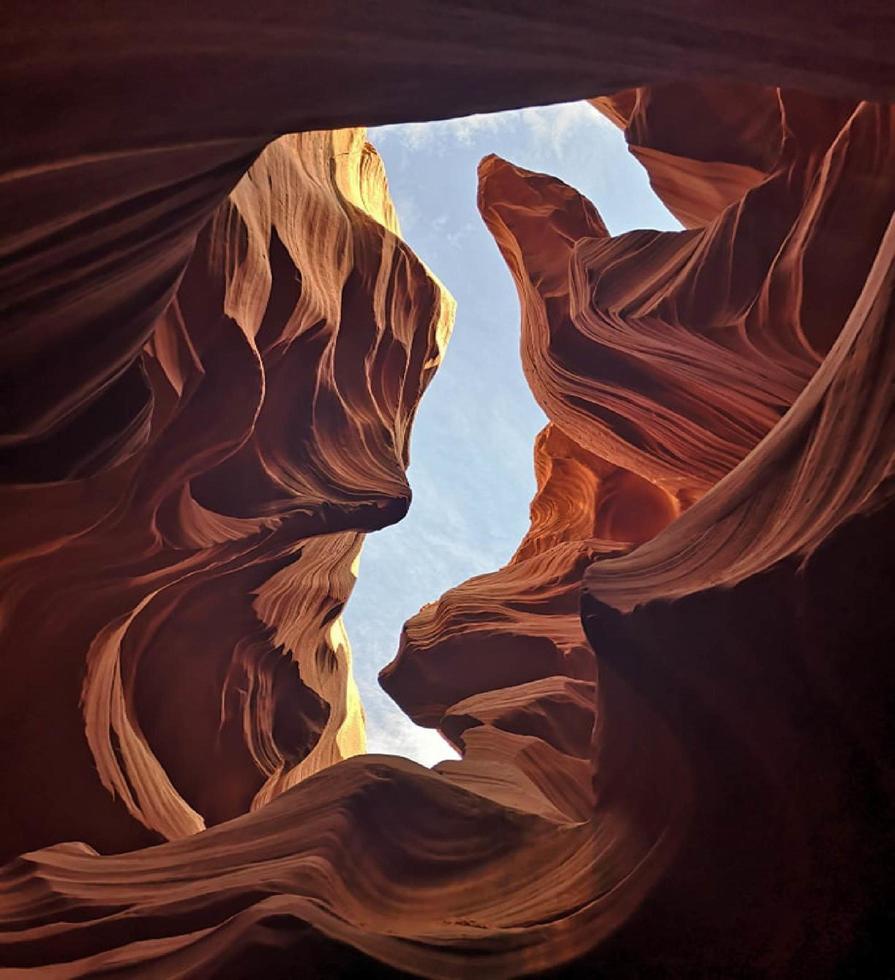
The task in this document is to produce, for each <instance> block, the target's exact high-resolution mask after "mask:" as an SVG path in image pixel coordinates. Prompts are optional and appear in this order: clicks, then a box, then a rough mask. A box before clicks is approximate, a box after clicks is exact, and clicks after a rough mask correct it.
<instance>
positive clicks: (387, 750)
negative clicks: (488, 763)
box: [367, 709, 460, 766]
mask: <svg viewBox="0 0 895 980" xmlns="http://www.w3.org/2000/svg"><path fill="white" fill-rule="evenodd" d="M367 752H371V753H382V754H383V755H401V756H404V758H405V759H413V761H414V762H418V763H419V764H420V765H421V766H434V765H435V764H436V763H437V762H442V761H444V760H445V759H459V758H460V756H459V755H458V754H457V753H456V752H455V751H454V749H453V747H452V746H450V745H449V744H448V743H447V742H446V741H445V740H444V739H443V738H442V737H441V735H439V733H438V732H436V731H434V730H433V729H431V728H420V727H419V726H418V725H414V723H413V722H412V721H411V720H410V719H409V718H408V717H407V716H406V715H404V714H402V713H401V712H400V711H398V710H397V709H394V710H391V711H389V712H388V713H387V716H386V717H379V718H377V719H376V723H375V724H372V725H371V724H368V726H367Z"/></svg>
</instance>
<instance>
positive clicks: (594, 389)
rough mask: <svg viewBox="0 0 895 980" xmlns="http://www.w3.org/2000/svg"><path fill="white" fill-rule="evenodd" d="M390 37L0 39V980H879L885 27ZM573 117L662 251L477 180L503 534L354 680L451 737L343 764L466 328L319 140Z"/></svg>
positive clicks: (885, 798)
mask: <svg viewBox="0 0 895 980" xmlns="http://www.w3.org/2000/svg"><path fill="white" fill-rule="evenodd" d="M582 6H584V5H582ZM730 6H731V7H733V6H734V5H730ZM319 7H322V8H323V10H322V11H321V10H320V9H318V8H319ZM400 8H402V5H400V4H395V5H384V6H383V7H382V8H380V7H379V6H378V5H364V6H363V8H359V7H357V6H352V5H343V4H340V3H333V4H322V5H317V6H316V7H312V6H311V5H307V6H305V5H303V4H297V5H296V4H292V5H285V4H284V5H282V6H281V5H280V4H272V5H270V7H269V9H267V10H266V11H264V12H263V13H257V14H256V13H246V12H245V11H243V10H242V9H240V8H237V7H236V6H233V5H230V4H227V3H224V4H219V5H216V6H215V7H214V8H213V9H212V8H211V7H210V6H209V7H208V9H206V7H205V5H204V4H201V3H200V4H196V5H190V6H189V8H188V9H187V10H186V11H184V10H182V9H180V8H176V9H175V8H173V7H172V8H171V9H170V10H166V9H165V8H164V6H163V8H162V10H161V11H160V10H159V8H158V7H157V6H152V8H151V9H150V7H149V5H146V6H145V7H144V5H142V4H139V3H135V4H128V5H123V6H122V8H121V10H120V11H119V12H117V13H116V12H110V11H109V10H108V9H107V8H106V7H105V6H102V7H101V6H100V5H99V4H97V5H94V4H92V3H87V4H84V5H83V10H81V11H79V15H78V17H73V16H71V14H66V11H65V8H64V7H63V6H62V5H58V6H54V5H53V4H49V5H47V6H46V8H45V9H43V10H42V11H41V12H40V13H36V12H34V11H31V12H28V11H25V9H24V7H23V8H22V10H21V11H19V12H17V13H14V14H12V15H11V16H10V15H4V17H5V18H6V20H7V21H8V22H9V23H8V24H7V29H5V30H4V31H3V32H2V37H3V41H2V42H0V43H2V45H3V51H2V53H3V54H4V58H3V60H2V69H0V75H2V78H3V81H4V87H3V89H2V90H3V91H4V92H5V93H6V94H5V95H4V103H3V131H4V133H8V134H10V138H9V139H7V141H6V143H5V145H4V147H3V148H2V151H0V174H2V180H0V202H2V208H0V247H2V252H3V256H4V258H3V267H2V270H0V298H2V303H3V306H4V311H5V323H4V333H3V337H2V340H0V344H2V349H3V353H4V357H3V360H2V371H3V372H4V387H3V436H2V438H3V443H2V456H0V467H2V468H0V477H2V481H3V486H2V490H0V499H2V527H0V530H2V535H3V549H2V558H0V562H2V563H0V575H2V593H0V603H2V606H0V609H2V616H0V656H2V663H3V680H4V684H3V689H2V692H0V731H2V733H3V739H4V742H3V765H2V767H0V772H2V783H0V788H2V794H0V795H2V800H3V805H2V807H0V830H2V833H0V844H2V849H3V856H4V859H5V860H7V861H8V862H9V863H7V864H6V866H5V868H4V869H3V870H2V872H0V885H2V887H0V970H2V971H3V973H4V974H5V975H9V976H22V975H31V974H30V973H29V972H28V971H34V973H35V975H40V974H41V973H46V975H52V976H57V977H68V976H90V975H104V976H107V975H113V976H159V977H169V976H196V977H205V976H208V977H218V976H220V977H241V976H255V975H265V976H279V975H282V976H292V975H295V974H296V971H300V972H301V973H302V974H303V975H310V976H321V977H323V976H326V977H329V976H350V975H367V976H375V975H394V974H398V973H400V972H402V971H403V972H404V973H409V974H412V975H422V976H430V977H445V978H452V977H458V976H476V977H478V976H487V977H511V976H517V975H522V974H526V973H528V974H542V975H543V974H545V973H546V972H547V971H551V975H557V976H562V975H566V976H578V975H580V976H595V975H597V976H599V975H605V976H609V977H613V978H629V977H630V978H634V977H636V978H642V977H647V978H652V977H655V978H658V977H699V978H706V980H708V978H717V977H768V978H771V977H805V976H811V977H837V976H856V977H857V976H876V975H883V974H881V973H879V970H880V968H881V967H880V964H884V963H885V962H887V960H888V956H889V954H890V953H891V950H890V949H888V948H887V943H889V942H890V934H891V929H890V928H889V925H888V920H887V916H888V914H889V909H890V908H891V904H892V900H893V898H895V880H893V877H895V876H893V873H892V870H891V869H892V866H893V859H895V846H893V845H895V841H893V826H895V824H893V817H895V813H893V779H892V777H893V773H892V761H891V760H892V758H893V752H892V749H893V739H892V731H891V717H892V714H891V712H892V707H893V697H892V694H893V687H895V676H893V670H895V669H893V667H892V658H891V650H892V649H893V647H895V643H893V638H895V629H893V626H895V624H893V611H892V603H891V590H892V584H893V581H895V568H893V563H895V561H893V548H892V543H893V523H895V521H893V511H892V503H891V487H892V480H891V477H892V452H893V446H895V439H893V436H895V433H893V413H892V399H893V387H895V346H893V344H892V340H891V336H892V325H893V306H892V304H893V295H892V294H893V278H895V223H893V221H892V215H893V206H895V166H893V164H895V144H893V132H892V128H893V112H892V109H891V107H890V105H889V103H888V102H887V101H886V100H888V99H890V98H891V97H892V95H893V92H895V74H893V64H892V55H891V52H892V50H895V47H893V45H892V43H891V42H892V40H893V39H895V30H893V26H895V25H893V16H895V15H893V13H892V12H891V10H889V9H888V7H887V6H885V5H876V4H873V3H868V4H858V5H849V16H848V17H846V16H845V15H844V14H843V12H842V11H838V12H837V11H836V10H834V9H833V8H824V10H823V11H818V10H817V9H816V8H815V7H814V6H813V5H806V4H801V3H779V2H778V3H776V4H764V3H758V4H756V5H752V6H750V7H749V9H748V10H746V8H745V7H740V8H739V9H738V11H737V10H731V11H723V12H719V11H718V9H717V5H714V4H711V5H710V4H708V3H700V2H696V3H692V4H686V5H684V4H681V5H669V7H668V9H667V10H666V11H664V12H657V9H656V7H655V5H648V4H638V3H634V4H632V3H628V4H606V5H602V7H601V10H600V12H599V15H598V14H597V13H596V12H594V11H593V10H591V9H587V10H583V9H582V10H577V11H576V10H574V9H573V8H572V7H571V6H569V7H568V8H564V9H563V10H562V11H561V12H560V13H557V14H554V15H550V14H548V13H546V12H545V9H544V8H543V7H542V5H535V4H527V3H523V4H512V5H510V4H502V3H497V2H494V3H489V4H487V5H474V6H473V5H470V6H467V5H462V4H434V3H432V4H429V3H423V4H420V5H419V7H418V8H415V9H413V11H412V12H409V11H408V10H407V9H403V10H402V9H400ZM641 8H642V9H641ZM779 86H782V87H779ZM572 97H592V101H593V103H594V111H600V112H602V113H604V114H606V115H607V116H608V117H609V118H610V119H611V120H613V122H615V123H616V124H617V125H619V126H620V127H622V128H623V129H624V133H625V137H626V139H627V141H628V143H629V146H630V149H631V152H632V153H634V154H635V156H636V157H637V159H638V160H639V161H640V162H641V163H642V164H643V165H644V167H646V169H647V171H648V173H649V176H650V181H651V183H652V186H653V188H654V190H655V192H656V193H657V194H658V195H659V196H660V197H661V199H662V200H663V201H664V202H665V203H666V205H667V206H668V207H669V208H670V210H671V211H672V212H673V213H674V214H675V215H676V216H677V217H678V218H679V219H680V221H681V223H682V224H683V225H684V230H683V231H680V232H655V231H639V232H632V233H628V234H625V235H620V236H617V237H612V236H610V235H609V234H608V233H607V230H606V228H605V226H604V224H603V222H602V220H601V218H600V215H599V211H598V205H599V202H593V203H592V202H590V201H588V200H586V199H584V198H583V197H581V196H580V195H579V194H578V193H577V192H576V191H575V190H574V189H572V188H570V187H568V186H566V185H564V184H563V183H561V182H560V181H558V180H556V179H554V178H552V177H550V176H548V175H543V174H535V173H530V172H527V171H524V170H522V169H520V168H518V167H516V166H514V165H513V164H512V163H510V162H507V161H503V160H501V159H498V158H496V157H488V158H486V159H485V160H483V161H482V164H481V167H480V182H479V206H480V210H481V213H482V217H483V220H484V221H485V222H486V224H487V226H488V228H489V229H490V230H491V232H492V233H493V235H494V238H495V241H496V243H497V245H498V247H499V248H500V250H501V252H502V254H503V255H504V257H505V259H506V262H507V266H508V274H510V275H512V277H513V279H514V280H515V282H516V285H517V288H518V291H519V297H520V307H521V356H522V361H523V366H524V369H525V372H526V375H527V377H528V379H529V382H530V385H531V389H532V392H533V395H534V397H535V398H536V399H537V400H538V402H539V404H540V405H541V406H542V408H543V409H544V411H545V413H546V414H547V416H548V418H549V419H550V422H549V424H548V425H547V427H546V428H545V430H544V431H543V432H542V433H541V434H540V436H539V437H538V439H537V442H536V445H535V447H534V466H535V473H536V477H537V487H538V489H537V494H536V496H535V499H534V501H533V503H532V512H531V527H530V530H529V532H528V534H527V535H526V537H525V539H524V540H523V541H522V542H521V544H520V546H519V549H518V551H517V552H516V554H515V555H514V557H513V558H512V560H511V561H510V562H509V563H508V564H507V566H506V567H504V568H502V569H499V570H496V571H495V572H493V573H491V574H488V575H483V576H479V577H478V578H475V579H472V580H470V581H469V582H466V583H462V584H459V585H458V586H457V587H456V588H454V589H452V590H451V591H449V592H448V593H447V594H445V595H444V596H442V597H441V598H440V599H436V601H434V602H433V603H432V604H431V605H429V606H426V607H425V608H424V609H423V610H421V611H420V613H419V614H418V615H417V616H416V617H414V618H413V619H412V620H410V621H409V622H408V623H407V625H406V627H405V630H404V633H403V635H402V637H401V638H400V646H399V648H398V650H397V655H396V657H395V660H394V661H393V662H392V663H391V664H390V665H389V666H388V667H387V668H385V670H384V671H383V674H382V683H383V686H384V687H385V688H386V690H387V691H388V692H389V693H390V694H391V695H392V696H393V697H394V698H395V700H396V701H397V702H398V703H399V704H400V705H401V707H402V708H404V710H405V711H407V713H408V714H409V715H410V716H411V717H412V718H414V719H415V720H416V721H418V722H419V723H421V724H424V725H429V726H433V727H437V728H438V729H439V730H440V731H441V732H442V733H443V734H444V736H445V737H446V738H447V739H448V740H449V741H450V742H452V743H453V744H454V745H455V746H456V747H457V748H458V750H459V751H460V752H461V755H462V758H461V759H460V760H459V761H452V762H446V763H442V764H440V765H439V766H437V767H436V768H435V770H432V771H430V770H426V769H424V768H422V767H420V766H418V765H416V764H414V763H411V762H408V761H406V760H400V759H395V758H390V757H384V756H376V757H373V756H364V755H363V754H362V753H363V744H364V743H363V720H362V708H361V706H360V704H359V701H358V697H357V692H356V689H355V686H354V682H353V680H352V676H351V657H350V652H349V647H348V641H347V638H346V637H345V635H344V630H343V629H342V626H341V620H340V612H341V609H342V607H343V605H344V603H345V602H346V600H347V599H348V596H349V594H350V591H351V586H352V584H353V581H354V577H355V572H356V569H357V563H356V558H357V556H358V553H359V549H360V547H361V543H362V538H363V535H364V534H365V533H368V532H371V531H375V530H377V529H378V528H381V527H383V526H385V525H387V524H389V523H392V522H394V521H396V520H399V519H400V518H401V517H402V516H403V514H404V513H405V511H406V508H407V506H408V504H409V500H410V488H409V486H408V484H407V480H406V476H405V470H406V466H407V463H408V444H409V435H410V427H411V424H412V420H413V415H414V412H415V410H416V408H417V406H418V404H419V401H420V399H421V397H422V396H423V392H424V390H425V387H426V385H427V382H428V381H429V380H430V379H431V377H432V374H433V372H434V371H435V370H436V369H437V366H438V363H439V360H440V358H441V356H442V353H443V351H444V347H445V345H446V343H447V341H448V337H449V334H450V328H451V323H452V318H453V303H452V300H451V299H450V297H449V296H448V295H447V294H446V292H445V291H444V289H443V288H442V287H441V285H440V283H439V282H438V280H437V278H436V275H437V270H434V271H429V270H427V269H426V268H425V267H424V266H423V264H422V263H421V262H420V261H419V260H418V259H417V258H416V257H415V256H414V255H413V254H412V252H411V251H410V250H409V249H408V247H407V246H406V245H405V244H404V243H403V242H402V241H401V239H400V234H399V226H398V219H397V217H396V216H395V214H394V211H393V208H392V206H391V203H390V200H389V197H388V191H387V184H386V181H385V175H384V173H383V170H382V166H381V163H380V161H379V159H378V157H377V156H376V153H375V150H373V148H372V147H370V146H369V145H368V144H366V143H365V141H364V136H363V131H362V130H360V129H357V128H344V127H353V126H355V125H356V124H359V123H364V122H370V123H373V122H383V121H389V120H400V119H415V118H433V117H438V116H444V115H449V114H458V113H462V112H469V111H474V110H483V109H494V108H505V107H508V106H512V105H520V104H526V103H535V102H543V101H549V100H551V99H558V98H572ZM323 130H332V131H325V132H324V131H323ZM290 131H296V132H298V133H299V134H298V135H280V134H282V133H288V132H290ZM420 179H425V175H420ZM471 506H474V502H471ZM435 598H436V597H433V599H435ZM153 845H154V846H153Z"/></svg>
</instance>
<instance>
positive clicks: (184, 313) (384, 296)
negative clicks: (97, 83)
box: [0, 130, 453, 856]
mask: <svg viewBox="0 0 895 980" xmlns="http://www.w3.org/2000/svg"><path fill="white" fill-rule="evenodd" d="M396 232H397V224H396V220H395V217H394V213H393V211H392V207H391V203H390V201H389V198H388V194H387V189H386V185H385V178H384V174H383V172H382V167H381V163H380V162H379V159H378V157H377V156H376V154H375V152H374V151H373V150H372V149H371V147H370V146H369V145H368V144H366V143H365V142H364V138H363V133H362V131H360V130H343V131H337V132H335V133H332V134H306V135H302V136H289V137H283V138H282V139H281V140H279V141H277V142H275V143H273V144H271V146H270V147H269V148H268V149H267V150H266V151H265V152H264V153H263V154H262V155H261V157H260V158H259V159H258V161H257V162H256V163H255V164H254V165H253V166H252V167H251V168H250V170H249V171H248V173H247V174H246V176H245V177H244V178H243V180H242V181H241V182H240V183H239V184H238V185H237V187H236V188H235V189H234V190H233V192H232V193H231V194H230V196H229V197H228V199H227V200H226V201H225V202H224V203H223V204H221V206H220V207H219V208H218V210H217V211H216V212H215V214H214V216H213V218H212V220H211V222H210V223H209V225H208V226H207V227H206V228H205V229H204V230H203V232H202V234H201V236H200V238H199V241H198V244H197V246H196V249H195V251H194V253H193V257H192V259H191V261H190V264H189V266H188V267H187V269H186V272H185V274H184V276H183V279H182V281H181V283H180V286H179V289H178V291H177V295H176V297H175V299H174V301H173V302H172V304H171V305H170V307H169V308H168V309H167V310H166V312H165V313H164V315H163V316H162V317H161V318H160V319H159V321H158V322H157V323H156V325H155V328H154V331H153V334H152V337H151V339H150V340H149V342H148V343H147V345H146V347H145V349H144V352H143V356H142V361H141V363H140V364H139V365H138V370H139V374H140V376H141V378H142V379H145V380H144V381H143V383H144V384H145V385H146V386H147V390H148V392H149V393H150V399H149V401H148V403H147V405H148V409H149V410H148V412H147V415H146V419H145V432H144V433H143V434H142V435H143V442H142V445H139V446H136V445H130V444H129V445H126V446H117V447H116V448H115V451H114V453H113V454H111V455H109V446H108V444H107V443H105V442H104V435H105V433H103V432H98V433H95V439H94V440H93V441H88V440H83V441H82V442H80V443H78V444H77V445H75V444H72V445H71V446H70V450H71V453H72V454H74V453H75V451H77V453H78V460H77V466H76V471H77V470H78V469H81V468H84V469H86V468H87V467H89V466H90V465H91V464H92V463H93V462H94V461H96V460H97V458H98V456H99V454H100V453H104V454H106V455H105V456H104V459H103V464H104V470H103V472H101V473H98V474H97V475H95V476H93V477H90V478H84V479H80V480H78V479H74V480H70V481H68V482H64V483H54V484H49V485H37V486H34V485H32V486H29V485H27V479H26V480H25V481H23V483H22V484H21V485H18V486H10V487H7V488H5V489H4V490H3V501H4V502H3V508H4V516H5V518H6V519H5V521H4V531H5V535H6V537H5V541H4V560H3V569H2V575H3V582H4V585H3V594H4V600H3V609H4V615H3V628H2V633H0V642H2V644H3V648H4V663H6V664H8V666H7V668H6V670H5V675H4V678H5V689H6V697H5V700H4V708H3V710H4V718H5V727H6V728H7V730H9V729H14V730H15V733H16V734H15V737H16V742H17V744H16V748H15V750H11V751H10V753H9V754H8V755H7V757H6V758H5V761H4V766H3V774H2V779H3V796H4V799H5V800H7V804H6V806H4V808H3V815H2V818H0V819H2V835H0V839H2V841H3V847H4V850H5V853H6V855H7V856H11V855H12V854H15V853H18V852H20V851H24V850H29V849H31V848H33V847H39V846H43V845H45V844H51V843H55V842H57V841H60V840H63V839H74V838H77V839H82V840H85V841H88V842H89V843H90V844H92V845H93V846H95V847H98V848H99V849H101V850H122V849H126V848H132V847H135V846H138V845H140V844H142V843H148V842H150V841H151V840H159V839H161V838H177V837H183V836H185V835H188V834H193V833H195V832H196V831H199V830H202V829H203V828H204V827H205V826H207V825H210V824H212V823H218V822H220V821H221V820H226V819H228V818H230V817H234V816H237V815H239V814H241V813H245V812H246V811H247V810H249V809H252V808H255V807H257V806H258V805H260V804H262V803H264V802H267V801H268V800H270V799H271V798H273V797H274V796H275V795H277V794H278V793H280V792H282V791H283V790H284V789H286V788H288V787H289V786H290V785H292V784H293V783H295V782H297V781H299V780H300V779H302V778H304V777H305V776H307V775H309V774H310V773H313V772H316V771H317V770H318V769H321V768H323V767H325V766H327V765H329V764H330V763H332V762H334V761H338V760H339V759H342V758H344V757H346V756H348V755H353V754H355V753H357V752H360V751H363V748H364V737H363V721H362V712H361V707H360V704H359V700H358V695H357V691H356V688H355V685H354V681H353V679H352V676H351V662H350V652H349V646H348V642H347V639H346V637H345V633H344V630H343V628H342V625H341V620H340V618H339V614H340V611H341V608H342V606H343V605H344V603H345V600H346V599H347V598H348V595H349V593H350V592H351V587H352V584H353V582H354V577H355V571H354V567H355V562H356V559H357V557H358V554H359V551H360V547H361V543H362V539H363V533H364V532H366V531H369V530H373V529H375V528H378V527H382V526H384V525H385V524H388V523H391V522H393V521H395V520H397V519H398V518H400V517H401V516H402V515H403V514H404V512H405V510H406V508H407V504H408V502H409V498H410V491H409V488H408V485H407V481H406V479H405V476H404V468H405V466H406V464H407V447H408V435H409V427H410V423H411V421H412V417H413V413H414V410H415V408H416V406H417V404H418V402H419V398H420V395H421V394H422V391H423V389H424V388H425V386H426V384H427V382H428V380H429V379H430V378H431V376H432V373H433V372H434V370H435V368H436V366H437V364H438V361H439V358H440V356H441V351H442V349H443V346H444V344H445V343H446V341H447V337H448V335H449V331H450V327H451V322H452V316H453V301H452V300H451V299H450V297H449V296H447V294H446V293H445V292H444V291H443V289H442V288H441V287H440V285H439V284H438V283H437V282H436V281H435V280H434V279H433V278H432V277H431V276H430V275H429V274H428V273H427V271H426V270H425V269H424V268H423V267H422V265H421V264H420V262H419V261H418V260H417V259H416V258H415V257H414V256H413V255H412V254H411V253H410V252H409V250H408V249H407V248H406V246H404V244H403V243H402V242H401V240H400V239H399V238H398V237H397V234H396ZM346 323H347V327H346V326H345V324H346ZM25 637H27V638H28V640H27V644H28V651H29V654H28V655H27V656H24V655H22V653H23V647H22V644H23V639H24V638H25ZM85 667H86V674H85ZM36 691H42V692H44V693H43V694H42V695H41V696H40V697H37V696H36V694H35V693H34V692H36ZM24 705H27V706H28V709H27V711H23V710H22V709H23V706H24ZM49 799H54V803H53V805H52V806H50V807H48V806H47V805H46V801H47V800H49Z"/></svg>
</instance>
